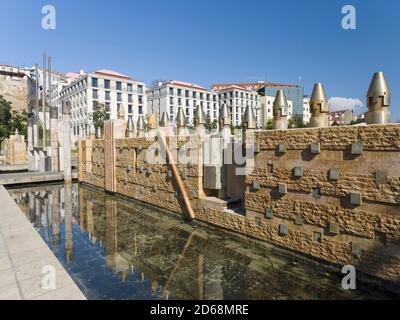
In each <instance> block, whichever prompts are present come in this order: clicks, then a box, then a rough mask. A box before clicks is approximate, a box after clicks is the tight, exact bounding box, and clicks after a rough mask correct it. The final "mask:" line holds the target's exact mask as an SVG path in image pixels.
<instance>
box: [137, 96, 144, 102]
mask: <svg viewBox="0 0 400 320" xmlns="http://www.w3.org/2000/svg"><path fill="white" fill-rule="evenodd" d="M138 101H139V104H142V103H143V96H138Z"/></svg>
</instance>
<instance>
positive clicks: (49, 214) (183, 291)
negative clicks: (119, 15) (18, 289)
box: [11, 184, 385, 300]
mask: <svg viewBox="0 0 400 320" xmlns="http://www.w3.org/2000/svg"><path fill="white" fill-rule="evenodd" d="M11 194H12V196H13V197H14V199H15V200H16V201H17V203H18V204H19V205H20V207H21V208H22V209H23V211H24V212H25V213H26V216H27V218H28V219H29V220H30V221H31V222H32V224H33V225H34V226H35V228H36V229H37V230H38V232H39V233H40V234H41V236H42V237H43V239H44V240H45V241H46V243H47V244H48V246H49V247H50V248H51V250H52V251H53V252H54V254H55V255H56V256H57V257H58V259H59V260H60V261H61V263H62V264H63V265H64V267H65V268H66V269H67V271H68V272H69V273H70V275H71V277H72V278H73V279H74V281H75V282H76V283H77V285H78V286H79V287H80V288H81V290H82V291H83V292H84V294H85V295H86V296H87V297H88V298H89V299H199V300H201V299H354V298H383V297H385V296H384V294H383V293H379V294H378V293H375V294H374V295H372V294H371V292H370V290H368V288H364V287H361V286H359V288H358V290H356V291H344V290H342V289H341V288H340V285H341V278H340V274H333V273H328V272H327V270H326V269H325V268H321V267H318V266H310V265H307V264H305V263H301V262H296V261H294V260H293V258H288V257H287V256H284V255H282V254H278V253H277V252H276V250H275V249H274V248H273V247H269V246H268V247H267V246H264V245H261V244H259V243H257V242H255V241H253V240H249V239H245V238H238V237H236V236H233V235H230V234H227V233H225V232H223V231H220V230H216V229H213V228H209V227H206V226H200V225H197V224H187V223H184V222H183V221H182V219H180V218H179V217H178V216H174V215H171V214H169V213H167V212H165V211H162V210H158V209H154V208H151V207H148V206H145V205H143V204H140V203H137V202H134V201H132V200H129V199H125V198H120V197H114V196H109V195H106V194H104V193H103V192H100V191H97V190H93V189H89V188H87V187H83V186H78V185H77V184H72V185H69V186H67V185H66V186H64V185H49V186H40V187H29V188H25V189H21V188H19V189H14V190H11Z"/></svg>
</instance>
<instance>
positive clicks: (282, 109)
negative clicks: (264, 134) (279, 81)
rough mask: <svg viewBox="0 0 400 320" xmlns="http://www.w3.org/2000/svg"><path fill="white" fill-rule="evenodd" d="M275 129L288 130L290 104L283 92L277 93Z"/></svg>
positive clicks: (274, 108) (274, 106)
mask: <svg viewBox="0 0 400 320" xmlns="http://www.w3.org/2000/svg"><path fill="white" fill-rule="evenodd" d="M273 114H274V129H277V130H286V129H287V128H288V119H287V118H288V102H287V99H286V95H285V93H284V92H283V90H278V91H277V92H276V96H275V100H274V105H273Z"/></svg>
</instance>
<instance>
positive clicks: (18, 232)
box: [0, 185, 86, 300]
mask: <svg viewBox="0 0 400 320" xmlns="http://www.w3.org/2000/svg"><path fill="white" fill-rule="evenodd" d="M0 208H1V209H0V300H21V299H22V300H31V299H33V300H85V299H86V298H85V297H84V295H83V294H82V292H81V291H80V289H79V288H78V287H77V286H76V284H75V283H74V281H73V280H72V279H71V277H70V276H69V274H68V273H67V272H66V271H65V269H64V267H63V266H62V265H61V263H60V262H59V261H58V260H57V258H56V257H55V256H54V254H53V253H52V252H51V250H50V249H49V248H48V247H47V245H46V243H45V242H44V241H43V240H42V238H41V237H40V235H39V234H38V233H37V232H36V231H35V229H34V228H33V226H32V225H31V224H30V223H29V221H28V220H27V219H26V217H25V216H24V215H23V213H22V212H21V210H20V209H19V207H18V206H17V204H16V203H15V202H14V201H13V200H12V198H11V196H10V195H9V194H8V192H7V190H5V188H4V187H3V186H1V185H0ZM44 267H45V269H43V268H44ZM46 268H47V269H46ZM46 270H52V271H55V275H56V277H55V288H54V289H47V288H46V284H48V283H49V282H48V281H44V279H45V280H46V279H49V273H48V272H49V271H46ZM42 271H43V272H44V273H42ZM42 282H43V283H44V284H45V288H43V284H42Z"/></svg>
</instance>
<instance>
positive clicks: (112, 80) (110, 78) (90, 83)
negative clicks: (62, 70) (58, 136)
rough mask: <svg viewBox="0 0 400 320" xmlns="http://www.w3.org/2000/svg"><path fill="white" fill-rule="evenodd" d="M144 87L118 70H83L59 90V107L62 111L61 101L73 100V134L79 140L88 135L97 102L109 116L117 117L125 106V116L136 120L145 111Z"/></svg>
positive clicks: (111, 117) (71, 101)
mask: <svg viewBox="0 0 400 320" xmlns="http://www.w3.org/2000/svg"><path fill="white" fill-rule="evenodd" d="M145 90H146V88H145V84H144V83H142V82H138V81H136V80H134V79H132V78H130V77H128V76H126V75H123V74H121V73H118V72H115V71H111V70H98V71H95V72H90V73H84V72H81V74H80V76H79V77H77V78H76V79H75V81H73V82H72V83H71V84H69V85H67V86H66V87H65V88H64V89H63V90H62V91H61V92H60V93H59V95H58V99H57V106H58V108H59V113H61V111H62V110H61V106H62V103H63V102H64V101H69V102H70V103H71V128H72V134H73V136H74V137H75V139H79V138H82V137H85V136H87V135H88V134H89V131H90V127H91V125H92V123H93V112H94V111H95V110H94V109H95V105H96V103H100V104H104V106H105V109H106V112H107V113H108V114H109V117H110V119H116V118H117V110H118V108H119V107H122V108H123V109H124V111H125V119H126V120H128V119H129V117H132V118H133V121H134V123H136V122H137V119H138V116H139V115H145V114H146V109H147V104H146V96H145Z"/></svg>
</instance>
